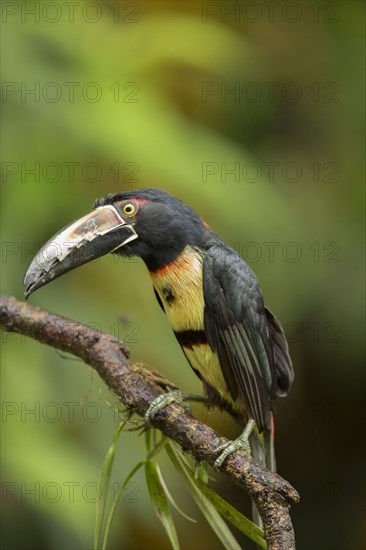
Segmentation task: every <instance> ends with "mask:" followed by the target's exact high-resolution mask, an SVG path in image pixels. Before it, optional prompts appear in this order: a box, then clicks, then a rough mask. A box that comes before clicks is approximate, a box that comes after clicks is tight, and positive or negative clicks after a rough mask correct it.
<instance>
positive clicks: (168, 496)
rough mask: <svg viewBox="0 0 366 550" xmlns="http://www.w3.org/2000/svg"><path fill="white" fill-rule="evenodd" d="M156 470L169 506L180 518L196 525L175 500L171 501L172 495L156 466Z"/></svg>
mask: <svg viewBox="0 0 366 550" xmlns="http://www.w3.org/2000/svg"><path fill="white" fill-rule="evenodd" d="M156 469H157V471H158V474H159V478H160V483H161V484H162V486H163V489H164V492H165V494H166V496H167V499H168V500H169V502H170V504H171V505H172V506H173V507H174V508H175V509H176V511H177V512H178V513H179V514H180V515H181V516H182V517H184V518H185V519H187V520H188V521H191V522H192V523H197V521H196V520H195V519H193V518H191V517H190V516H188V515H187V514H185V513H184V512H183V510H182V509H181V508H180V507H179V506H178V504H177V503H176V502H175V500H174V499H173V497H172V494H171V493H170V491H169V489H168V487H167V485H166V483H165V481H164V479H163V476H162V475H161V472H160V468H159V466H158V465H156Z"/></svg>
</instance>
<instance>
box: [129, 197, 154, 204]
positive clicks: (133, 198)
mask: <svg viewBox="0 0 366 550" xmlns="http://www.w3.org/2000/svg"><path fill="white" fill-rule="evenodd" d="M131 200H132V201H135V202H137V204H144V203H145V202H150V201H149V200H148V199H135V197H132V199H131Z"/></svg>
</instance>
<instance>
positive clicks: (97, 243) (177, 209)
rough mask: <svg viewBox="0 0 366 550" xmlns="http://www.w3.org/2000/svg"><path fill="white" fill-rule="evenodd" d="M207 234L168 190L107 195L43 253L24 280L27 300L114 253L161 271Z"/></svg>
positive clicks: (191, 213)
mask: <svg viewBox="0 0 366 550" xmlns="http://www.w3.org/2000/svg"><path fill="white" fill-rule="evenodd" d="M207 232H209V230H208V229H207V226H206V225H205V224H204V222H203V221H202V220H201V219H200V217H199V216H198V215H197V214H196V213H195V211H194V210H192V208H190V207H189V206H186V205H185V204H184V203H183V202H182V201H180V200H179V199H177V198H176V197H173V196H172V195H170V194H169V193H167V192H166V191H163V190H162V189H139V190H136V191H128V192H126V193H117V194H114V195H107V196H106V197H103V198H101V199H98V200H97V201H95V203H94V210H93V211H92V212H90V213H89V214H87V215H86V216H84V217H82V218H80V219H79V220H76V221H75V222H73V223H71V224H70V225H68V226H67V227H65V228H64V229H62V230H61V231H59V232H58V233H57V234H56V235H55V236H54V237H52V238H51V239H50V240H49V241H48V242H47V243H46V244H45V245H44V246H43V247H42V248H41V249H40V250H39V252H38V253H37V254H36V256H35V257H34V258H33V261H32V263H31V265H30V266H29V268H28V271H27V273H26V275H25V278H24V285H25V286H26V287H27V290H26V292H25V296H26V297H28V296H29V295H30V294H31V293H32V292H34V291H35V290H36V289H37V288H40V287H42V286H44V285H45V284H47V283H49V282H50V281H52V280H53V279H55V278H56V277H59V276H60V275H62V274H63V273H66V272H67V271H70V270H72V269H75V268H76V267H78V266H80V265H83V264H85V263H87V262H90V261H91V260H93V259H95V258H99V257H100V256H103V255H105V254H108V253H109V252H112V253H115V254H121V255H126V256H139V257H140V258H142V259H143V260H144V262H145V263H146V265H147V267H148V268H149V269H150V270H151V271H156V270H158V269H160V268H162V267H164V266H165V265H167V264H168V263H170V262H171V261H173V260H174V259H175V258H176V257H177V256H178V255H179V254H180V253H181V252H182V251H183V249H184V248H185V247H186V246H187V245H191V246H200V245H202V244H203V242H204V240H205V235H206V234H207Z"/></svg>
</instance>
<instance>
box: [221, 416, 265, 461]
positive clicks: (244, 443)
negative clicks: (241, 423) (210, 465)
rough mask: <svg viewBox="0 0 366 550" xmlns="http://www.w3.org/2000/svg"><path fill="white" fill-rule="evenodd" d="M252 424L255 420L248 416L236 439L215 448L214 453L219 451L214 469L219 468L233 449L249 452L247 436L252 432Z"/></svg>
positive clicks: (253, 424)
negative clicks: (241, 431) (242, 429)
mask: <svg viewBox="0 0 366 550" xmlns="http://www.w3.org/2000/svg"><path fill="white" fill-rule="evenodd" d="M254 426H255V421H254V420H253V419H252V418H250V419H249V420H248V422H247V425H246V426H245V429H244V431H243V433H242V434H241V435H240V436H239V437H238V438H237V439H234V441H229V442H228V443H224V444H223V445H220V446H219V447H217V449H216V450H215V454H218V453H220V456H219V457H218V458H217V459H216V460H215V464H214V468H215V470H218V469H219V468H221V466H222V465H223V463H224V462H225V460H226V459H227V457H228V456H229V455H231V454H232V453H234V452H235V451H239V450H242V451H244V452H245V453H246V454H249V455H250V454H251V450H250V445H249V436H250V434H251V433H252V431H253V428H254Z"/></svg>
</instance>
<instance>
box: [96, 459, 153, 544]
mask: <svg viewBox="0 0 366 550" xmlns="http://www.w3.org/2000/svg"><path fill="white" fill-rule="evenodd" d="M144 464H145V461H144V460H142V461H141V462H139V463H138V464H136V466H134V467H133V468H132V470H131V471H130V473H129V474H128V476H127V477H126V479H125V480H124V482H123V483H122V485H121V487H120V488H119V490H118V493H117V495H116V498H115V499H114V501H113V504H112V506H111V510H110V512H109V515H108V519H107V523H106V527H105V531H104V537H103V546H102V550H105V549H106V548H107V542H108V537H109V532H110V529H111V526H112V522H113V518H114V514H115V512H116V509H117V505H118V502H119V499H120V496H121V494H122V492H123V491H124V489H125V487H126V485H127V484H128V482H129V481H130V479H131V478H132V477H133V476H134V475H135V473H136V472H137V471H138V470H139V469H140V468H141V466H143V465H144Z"/></svg>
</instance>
